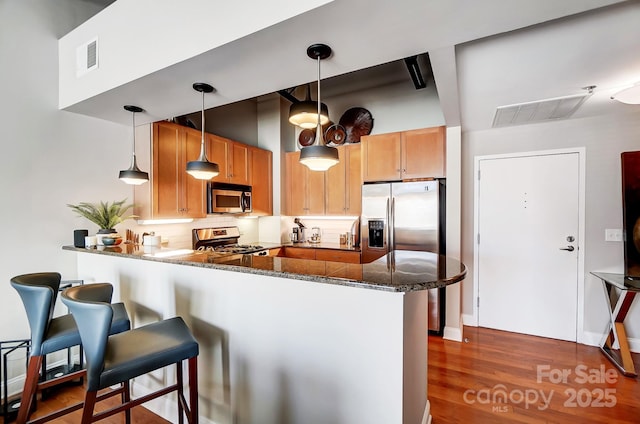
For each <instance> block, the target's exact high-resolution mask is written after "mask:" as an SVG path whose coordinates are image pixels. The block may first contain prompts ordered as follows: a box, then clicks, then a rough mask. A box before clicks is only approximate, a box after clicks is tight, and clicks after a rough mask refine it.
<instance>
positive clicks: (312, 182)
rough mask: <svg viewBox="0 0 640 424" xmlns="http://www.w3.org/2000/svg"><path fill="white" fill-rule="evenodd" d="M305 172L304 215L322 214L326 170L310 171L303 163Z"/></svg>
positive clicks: (323, 211) (323, 210)
mask: <svg viewBox="0 0 640 424" xmlns="http://www.w3.org/2000/svg"><path fill="white" fill-rule="evenodd" d="M300 166H302V167H303V168H305V169H304V170H305V173H306V178H305V180H306V183H307V188H306V193H307V194H306V197H307V211H306V215H324V213H325V209H324V193H325V174H326V171H311V170H310V169H309V168H307V167H306V166H305V165H300Z"/></svg>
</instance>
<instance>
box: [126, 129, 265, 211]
mask: <svg viewBox="0 0 640 424" xmlns="http://www.w3.org/2000/svg"><path fill="white" fill-rule="evenodd" d="M205 136H206V140H205V142H206V143H208V144H207V156H208V159H209V160H210V161H212V162H215V163H217V164H218V166H219V167H220V174H219V175H218V176H217V177H216V178H214V179H213V180H212V181H224V182H227V183H234V184H242V185H248V186H253V190H252V198H253V212H252V214H254V215H271V214H272V213H273V200H272V199H273V186H272V184H273V183H272V181H273V169H272V159H273V157H272V153H271V152H270V151H267V150H263V149H259V148H257V147H253V146H249V145H246V144H243V143H239V142H236V141H233V140H228V139H225V138H223V137H218V136H215V135H212V134H205ZM146 137H150V140H149V143H150V146H151V154H150V157H149V159H150V161H151V166H150V178H149V179H150V181H149V183H148V184H143V185H140V186H135V187H134V204H135V206H134V213H135V214H136V215H137V216H139V217H140V218H142V219H159V218H205V217H206V215H207V213H206V211H207V207H206V181H203V180H197V179H195V178H193V177H192V176H190V175H189V174H187V171H186V166H187V162H188V161H192V160H196V159H197V158H198V156H199V155H200V146H201V140H202V133H201V132H200V131H198V130H195V129H192V128H188V127H184V126H181V125H177V124H173V123H170V122H165V121H160V122H155V123H154V124H152V131H151V133H150V134H149V135H147V136H146Z"/></svg>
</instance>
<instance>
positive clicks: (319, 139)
mask: <svg viewBox="0 0 640 424" xmlns="http://www.w3.org/2000/svg"><path fill="white" fill-rule="evenodd" d="M317 59H318V126H317V127H316V140H315V141H317V142H318V145H319V146H321V145H322V144H320V143H322V141H323V140H322V126H321V125H320V105H321V104H322V103H321V100H320V55H318V56H317ZM314 144H315V143H314Z"/></svg>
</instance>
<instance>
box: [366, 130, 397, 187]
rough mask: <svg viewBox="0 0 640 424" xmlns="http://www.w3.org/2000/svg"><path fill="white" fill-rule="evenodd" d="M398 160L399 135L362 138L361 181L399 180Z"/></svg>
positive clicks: (390, 134) (391, 134)
mask: <svg viewBox="0 0 640 424" xmlns="http://www.w3.org/2000/svg"><path fill="white" fill-rule="evenodd" d="M400 160H401V156H400V133H388V134H377V135H368V136H364V137H362V177H363V181H394V180H399V179H400V178H401V177H400Z"/></svg>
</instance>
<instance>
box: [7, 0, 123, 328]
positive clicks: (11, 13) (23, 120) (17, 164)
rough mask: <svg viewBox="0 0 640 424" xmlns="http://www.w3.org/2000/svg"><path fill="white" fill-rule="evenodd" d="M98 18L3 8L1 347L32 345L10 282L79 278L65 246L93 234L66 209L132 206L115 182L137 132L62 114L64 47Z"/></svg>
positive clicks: (28, 2)
mask: <svg viewBox="0 0 640 424" xmlns="http://www.w3.org/2000/svg"><path fill="white" fill-rule="evenodd" d="M96 10H97V9H96V6H95V5H92V4H90V3H82V2H78V1H71V0H57V1H55V2H52V1H48V0H7V1H2V2H0V57H1V58H2V66H1V68H0V69H1V70H0V75H1V76H2V77H1V78H0V115H1V116H2V117H3V119H2V128H3V131H2V137H1V138H0V143H1V144H2V150H3V152H2V155H0V194H1V197H2V207H1V208H0V228H1V231H2V236H3V237H2V238H3V243H2V244H1V245H0V280H1V281H2V284H0V311H1V312H0V318H1V319H0V340H8V339H16V338H28V337H29V328H28V325H27V320H26V315H25V312H24V308H23V306H22V303H21V302H20V300H19V297H18V295H17V293H16V292H15V290H14V289H13V288H12V287H11V286H10V285H9V279H10V278H11V277H12V276H14V275H17V274H21V273H30V272H37V271H58V272H60V273H61V274H62V276H63V278H74V277H75V275H76V260H75V255H71V254H69V253H68V252H63V251H62V249H61V248H60V247H61V246H62V245H65V244H72V242H73V230H74V229H77V228H86V229H88V230H90V231H92V232H95V231H96V230H97V228H96V226H95V225H93V224H91V223H89V222H87V221H86V220H84V219H83V218H77V217H76V216H75V215H74V214H73V213H72V212H71V210H70V209H69V208H67V207H66V204H67V203H77V202H80V201H89V202H94V201H99V200H109V201H111V200H120V199H124V198H129V200H132V196H133V191H132V189H131V188H130V186H127V185H125V184H123V183H121V182H120V181H119V180H118V171H119V170H120V169H126V168H127V167H128V166H129V162H130V155H131V153H130V148H131V147H130V142H131V141H130V140H131V138H130V137H131V129H130V128H129V127H126V126H122V125H118V124H114V123H111V122H106V121H102V120H98V119H95V118H89V117H86V116H82V115H76V114H71V113H68V112H62V111H59V110H58V73H57V69H58V38H59V37H61V36H62V35H64V34H65V33H67V32H68V31H70V30H71V29H73V28H74V27H75V26H76V25H78V24H79V23H81V22H82V21H84V20H86V19H87V17H89V16H91V15H92V14H93V13H95V11H96ZM122 113H123V114H126V113H128V112H125V111H124V110H123V111H122Z"/></svg>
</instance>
